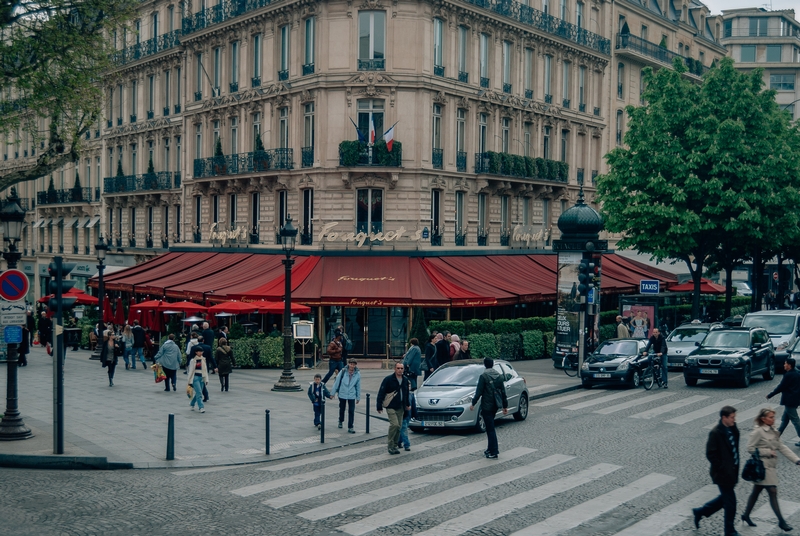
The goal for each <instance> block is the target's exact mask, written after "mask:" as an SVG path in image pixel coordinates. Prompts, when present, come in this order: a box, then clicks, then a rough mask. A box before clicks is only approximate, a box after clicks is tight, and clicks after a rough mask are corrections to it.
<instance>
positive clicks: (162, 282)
mask: <svg viewBox="0 0 800 536" xmlns="http://www.w3.org/2000/svg"><path fill="white" fill-rule="evenodd" d="M187 255H204V257H202V258H199V259H197V261H196V262H186V263H181V264H182V266H181V267H180V269H178V270H175V271H172V272H171V273H169V274H160V275H159V277H158V278H157V279H149V280H148V281H146V282H141V283H137V284H135V285H134V287H135V289H136V293H137V294H161V295H163V294H164V292H166V290H167V289H168V288H170V287H173V286H176V285H181V284H185V283H189V282H193V281H195V280H197V279H202V278H204V277H206V276H207V275H208V274H213V273H216V272H219V271H220V270H222V269H224V268H227V267H228V266H231V265H235V264H238V263H240V262H241V261H243V260H244V259H246V258H247V257H249V256H250V255H248V254H245V253H196V254H192V253H188V254H187Z"/></svg>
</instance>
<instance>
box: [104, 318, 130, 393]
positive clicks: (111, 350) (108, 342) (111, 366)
mask: <svg viewBox="0 0 800 536" xmlns="http://www.w3.org/2000/svg"><path fill="white" fill-rule="evenodd" d="M124 354H125V345H124V343H123V342H122V341H118V340H117V336H116V335H114V332H113V331H111V330H106V332H105V333H104V334H103V347H102V348H101V349H100V364H101V365H102V366H103V368H107V369H108V371H107V372H108V386H109V387H114V371H115V370H116V368H117V361H118V359H119V356H121V355H124Z"/></svg>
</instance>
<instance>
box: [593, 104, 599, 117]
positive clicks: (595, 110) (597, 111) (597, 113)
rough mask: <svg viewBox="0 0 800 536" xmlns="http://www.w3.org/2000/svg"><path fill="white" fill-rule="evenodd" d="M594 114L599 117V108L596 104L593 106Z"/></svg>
mask: <svg viewBox="0 0 800 536" xmlns="http://www.w3.org/2000/svg"><path fill="white" fill-rule="evenodd" d="M594 115H596V116H598V117H600V108H599V107H597V106H595V108H594Z"/></svg>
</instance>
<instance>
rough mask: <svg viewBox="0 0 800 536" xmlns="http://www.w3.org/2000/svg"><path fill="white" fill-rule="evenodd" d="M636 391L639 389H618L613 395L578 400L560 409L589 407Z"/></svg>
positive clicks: (633, 393)
mask: <svg viewBox="0 0 800 536" xmlns="http://www.w3.org/2000/svg"><path fill="white" fill-rule="evenodd" d="M638 392H639V391H638V390H636V389H630V390H628V391H620V392H618V393H614V394H613V395H606V396H601V397H600V398H593V399H591V400H587V401H585V402H578V403H577V404H572V405H571V406H564V407H563V408H561V409H571V410H579V409H584V408H590V407H592V406H598V405H600V404H604V403H606V402H611V401H612V400H616V399H618V398H625V397H626V396H631V395H635V394H637V393H638Z"/></svg>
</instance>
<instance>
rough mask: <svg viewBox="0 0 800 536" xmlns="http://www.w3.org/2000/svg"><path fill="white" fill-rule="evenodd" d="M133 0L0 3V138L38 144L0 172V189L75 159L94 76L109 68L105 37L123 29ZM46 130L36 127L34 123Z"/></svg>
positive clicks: (95, 109) (92, 119)
mask: <svg viewBox="0 0 800 536" xmlns="http://www.w3.org/2000/svg"><path fill="white" fill-rule="evenodd" d="M137 4H138V2H136V1H135V0H80V1H78V0H42V1H41V2H20V1H17V0H11V1H7V2H2V3H0V32H2V35H3V39H2V40H0V88H4V91H3V92H2V96H0V135H4V136H18V135H21V133H23V132H25V133H27V134H28V136H29V137H30V139H31V140H32V141H33V143H34V144H35V145H39V143H40V142H45V147H44V149H43V150H42V151H40V152H38V153H37V158H36V160H35V161H32V162H31V164H30V165H29V166H27V167H23V168H16V169H12V170H9V171H8V172H6V173H4V174H2V175H0V189H5V188H8V187H9V186H12V185H14V184H16V183H18V182H22V181H27V180H32V179H36V178H39V177H43V176H45V175H47V174H48V173H51V172H52V171H53V170H55V169H58V168H60V167H62V166H64V165H65V164H68V163H71V162H76V161H77V160H78V156H79V154H80V150H81V139H82V136H83V135H84V134H85V133H86V132H88V131H89V129H90V128H92V127H94V126H95V125H96V124H97V122H98V120H99V118H100V113H101V107H102V104H103V101H104V96H103V85H102V84H98V83H97V81H98V80H101V79H103V77H104V76H105V75H107V74H108V73H109V72H110V71H112V70H113V67H114V64H113V54H112V53H113V52H114V46H113V43H112V42H111V40H110V39H109V37H108V36H109V35H111V33H112V32H114V31H115V30H118V31H120V32H121V31H122V29H123V28H124V27H125V25H126V24H127V23H128V21H129V20H130V19H131V17H132V15H133V13H134V7H135V6H136V5H137ZM41 120H44V122H45V124H46V125H47V127H46V128H45V130H44V131H42V130H40V128H39V125H40V121H41Z"/></svg>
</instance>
